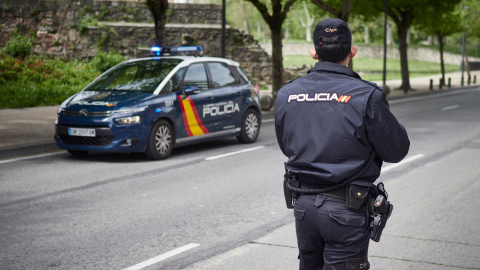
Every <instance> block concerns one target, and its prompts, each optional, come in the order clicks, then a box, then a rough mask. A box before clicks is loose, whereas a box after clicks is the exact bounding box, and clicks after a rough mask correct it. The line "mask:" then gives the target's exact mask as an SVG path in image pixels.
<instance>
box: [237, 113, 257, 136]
mask: <svg viewBox="0 0 480 270" xmlns="http://www.w3.org/2000/svg"><path fill="white" fill-rule="evenodd" d="M259 132H260V117H259V115H258V112H257V111H255V110H253V109H249V110H247V112H246V113H245V115H244V116H243V121H242V130H241V131H240V135H239V136H238V137H237V139H238V141H239V142H241V143H253V142H255V141H256V140H257V137H258V134H259Z"/></svg>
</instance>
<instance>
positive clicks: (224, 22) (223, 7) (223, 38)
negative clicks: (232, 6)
mask: <svg viewBox="0 0 480 270" xmlns="http://www.w3.org/2000/svg"><path fill="white" fill-rule="evenodd" d="M225 24H226V19H225V0H222V57H223V58H225Z"/></svg>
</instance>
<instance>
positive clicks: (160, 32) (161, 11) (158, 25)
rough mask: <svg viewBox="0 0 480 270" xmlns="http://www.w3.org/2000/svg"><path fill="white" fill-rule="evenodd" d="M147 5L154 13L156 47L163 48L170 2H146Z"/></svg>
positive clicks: (165, 0) (160, 0) (164, 0)
mask: <svg viewBox="0 0 480 270" xmlns="http://www.w3.org/2000/svg"><path fill="white" fill-rule="evenodd" d="M139 1H140V0H139ZM145 5H147V7H148V9H150V11H151V12H152V16H153V21H154V23H155V46H162V45H164V44H163V43H164V39H165V24H166V23H167V9H168V0H145Z"/></svg>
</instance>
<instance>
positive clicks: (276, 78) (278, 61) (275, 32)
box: [270, 24, 284, 104]
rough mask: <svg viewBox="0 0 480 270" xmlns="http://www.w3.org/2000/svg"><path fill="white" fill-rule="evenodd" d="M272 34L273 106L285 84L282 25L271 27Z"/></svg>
mask: <svg viewBox="0 0 480 270" xmlns="http://www.w3.org/2000/svg"><path fill="white" fill-rule="evenodd" d="M270 30H271V32H272V104H273V103H274V102H275V99H276V98H277V93H278V90H280V88H282V86H283V84H284V79H283V56H282V46H283V45H282V25H281V24H276V25H271V26H270Z"/></svg>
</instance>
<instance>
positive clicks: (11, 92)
mask: <svg viewBox="0 0 480 270" xmlns="http://www.w3.org/2000/svg"><path fill="white" fill-rule="evenodd" d="M99 75H100V71H98V70H97V69H96V68H95V67H93V66H91V65H89V64H88V63H86V62H83V61H65V62H64V61H62V60H59V59H51V58H48V57H41V56H40V57H39V56H29V57H27V58H25V59H22V58H15V57H12V56H10V55H7V54H0V109H4V108H24V107H34V106H48V105H58V104H60V103H62V102H63V101H64V100H65V99H67V98H68V97H70V96H72V95H73V94H75V93H77V92H79V91H80V90H82V89H83V88H84V87H85V86H87V84H88V83H90V82H91V81H93V80H94V79H95V78H96V77H98V76H99Z"/></svg>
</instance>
